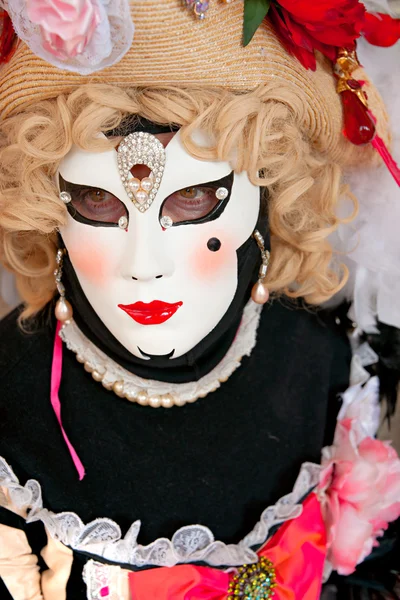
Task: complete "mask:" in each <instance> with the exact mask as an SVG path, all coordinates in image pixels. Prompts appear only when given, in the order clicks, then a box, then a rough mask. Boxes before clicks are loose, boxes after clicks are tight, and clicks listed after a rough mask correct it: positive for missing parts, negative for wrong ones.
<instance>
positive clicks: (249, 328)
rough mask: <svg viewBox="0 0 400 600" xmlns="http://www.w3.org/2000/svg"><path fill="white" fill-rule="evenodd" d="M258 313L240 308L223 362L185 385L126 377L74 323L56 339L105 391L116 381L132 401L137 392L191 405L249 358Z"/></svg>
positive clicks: (256, 307)
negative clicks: (237, 324)
mask: <svg viewBox="0 0 400 600" xmlns="http://www.w3.org/2000/svg"><path fill="white" fill-rule="evenodd" d="M261 310H262V306H261V305H259V304H256V303H255V302H253V301H252V300H249V302H248V303H247V304H246V306H245V308H244V311H243V317H242V321H241V324H240V327H239V330H238V333H237V335H236V338H235V339H234V341H233V342H232V344H231V347H230V348H229V350H228V352H227V353H226V354H225V356H224V358H223V359H222V360H221V362H220V363H219V364H218V365H217V366H216V367H214V369H212V371H210V372H209V373H207V375H204V377H202V378H201V379H199V380H198V381H190V382H188V383H166V382H164V381H154V380H152V379H144V378H143V377H139V376H138V375H134V374H133V373H130V372H129V371H127V370H126V369H124V368H123V367H121V366H120V365H119V364H118V363H116V362H115V361H114V360H112V359H111V358H109V357H108V356H107V355H106V354H105V353H104V352H102V351H101V350H99V349H98V348H97V347H96V346H95V345H94V344H93V343H92V342H91V341H90V340H88V338H87V337H86V336H85V335H83V333H82V332H81V331H80V329H79V328H78V326H77V325H76V323H75V322H74V321H71V322H69V323H66V324H65V325H64V326H63V328H62V330H61V331H60V337H61V339H62V340H63V342H65V344H66V346H67V348H68V349H69V350H72V352H74V353H75V354H76V355H77V359H78V360H79V361H80V362H83V363H85V364H87V365H88V366H89V367H90V369H91V370H92V371H93V370H94V371H97V372H98V373H100V374H101V375H103V378H102V382H103V385H105V386H106V387H107V385H108V386H109V387H111V386H112V384H113V383H115V382H116V381H123V382H124V392H125V393H126V394H127V395H132V397H133V396H135V395H136V394H138V393H139V392H140V391H146V392H147V394H148V396H153V395H154V396H155V395H162V394H170V395H172V396H173V397H174V398H177V399H179V400H180V401H182V402H193V401H194V400H196V399H197V398H201V397H204V396H206V395H207V394H209V393H210V392H214V391H215V390H216V389H217V388H219V387H220V385H221V382H224V381H226V380H227V379H228V378H229V377H230V376H231V375H232V373H233V372H234V371H235V370H236V369H237V368H238V367H239V366H240V361H241V359H242V358H243V356H250V354H251V352H252V350H253V348H254V346H255V344H256V339H257V329H258V324H259V321H260V315H261Z"/></svg>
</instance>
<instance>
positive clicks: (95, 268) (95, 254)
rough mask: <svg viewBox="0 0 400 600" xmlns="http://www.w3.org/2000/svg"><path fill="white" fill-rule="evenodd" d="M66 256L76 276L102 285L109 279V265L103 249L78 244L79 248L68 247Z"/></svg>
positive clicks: (86, 243) (88, 243) (87, 243)
mask: <svg viewBox="0 0 400 600" xmlns="http://www.w3.org/2000/svg"><path fill="white" fill-rule="evenodd" d="M68 254H69V257H70V259H71V262H72V265H73V267H74V269H75V271H76V273H77V275H78V276H79V275H83V276H84V277H85V279H87V280H88V281H90V282H92V283H94V284H96V285H103V284H105V283H106V282H107V280H108V279H109V273H110V269H111V265H110V264H109V261H108V260H107V258H106V257H105V252H104V247H102V248H101V249H100V248H99V246H98V245H97V244H92V243H90V242H85V243H80V244H79V246H77V247H75V246H70V247H69V248H68Z"/></svg>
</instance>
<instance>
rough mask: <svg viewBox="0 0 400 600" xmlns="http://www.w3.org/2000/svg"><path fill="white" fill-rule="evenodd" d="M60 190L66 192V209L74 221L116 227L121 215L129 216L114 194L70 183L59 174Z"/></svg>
mask: <svg viewBox="0 0 400 600" xmlns="http://www.w3.org/2000/svg"><path fill="white" fill-rule="evenodd" d="M59 182H60V191H61V192H68V193H69V195H70V196H71V202H68V204H67V210H68V212H69V214H70V215H71V217H72V218H73V219H75V221H79V222H80V223H85V224H86V225H93V226H94V227H96V226H97V227H99V226H102V227H117V226H118V221H119V219H120V218H121V217H127V218H128V217H129V214H128V210H127V208H126V206H125V204H124V203H123V202H122V201H121V200H120V199H119V198H117V197H116V196H114V194H112V193H111V192H108V191H107V190H103V189H102V188H97V187H92V186H90V185H80V184H77V183H70V182H69V181H66V180H65V179H63V177H62V176H61V175H59Z"/></svg>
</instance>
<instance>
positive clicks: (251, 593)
mask: <svg viewBox="0 0 400 600" xmlns="http://www.w3.org/2000/svg"><path fill="white" fill-rule="evenodd" d="M275 587H276V576H275V569H274V566H273V564H272V562H271V561H270V560H269V559H268V558H266V557H265V556H261V557H260V560H259V561H258V562H257V563H255V564H252V565H243V567H239V569H238V571H237V573H236V575H234V577H233V579H232V581H231V582H230V584H229V588H228V596H227V598H229V599H233V598H235V599H236V598H242V599H243V600H268V598H273V597H274V595H275V591H274V588H275Z"/></svg>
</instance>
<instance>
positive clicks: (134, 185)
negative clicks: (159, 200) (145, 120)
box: [118, 131, 165, 212]
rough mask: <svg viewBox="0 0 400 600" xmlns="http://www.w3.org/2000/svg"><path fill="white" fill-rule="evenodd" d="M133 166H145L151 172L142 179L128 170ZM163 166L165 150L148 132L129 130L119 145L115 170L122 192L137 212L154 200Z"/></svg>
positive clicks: (146, 207) (143, 209) (148, 206)
mask: <svg viewBox="0 0 400 600" xmlns="http://www.w3.org/2000/svg"><path fill="white" fill-rule="evenodd" d="M135 165H146V167H148V168H149V169H150V175H149V176H148V177H144V178H143V179H142V180H140V179H138V178H137V177H134V176H133V175H132V173H131V169H132V167H134V166H135ZM164 167H165V149H164V146H163V145H162V143H161V142H160V140H158V139H157V138H156V137H155V136H154V135H152V134H151V133H144V132H142V131H140V132H136V133H130V134H129V135H127V136H126V137H125V138H124V139H123V140H122V142H121V143H120V145H119V146H118V169H119V175H120V177H121V181H122V183H123V185H124V188H125V191H126V193H127V194H128V196H129V198H130V199H131V200H132V202H133V204H134V205H135V206H136V208H137V209H138V210H140V212H145V211H146V210H147V209H148V208H150V206H151V205H152V203H153V200H154V198H155V197H156V194H157V192H158V189H159V187H160V184H161V179H162V176H163V173H164Z"/></svg>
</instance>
